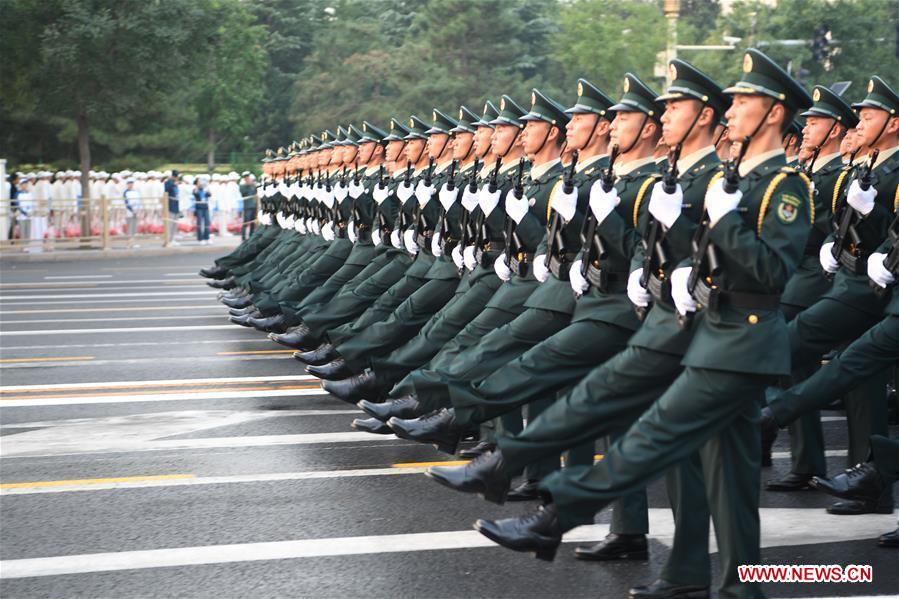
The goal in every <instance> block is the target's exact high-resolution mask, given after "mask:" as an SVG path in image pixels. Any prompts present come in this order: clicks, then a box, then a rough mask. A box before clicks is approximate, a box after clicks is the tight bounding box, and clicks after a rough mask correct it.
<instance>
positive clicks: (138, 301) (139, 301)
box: [0, 289, 217, 314]
mask: <svg viewBox="0 0 899 599" xmlns="http://www.w3.org/2000/svg"><path fill="white" fill-rule="evenodd" d="M210 291H215V289H210ZM138 295H141V296H143V295H144V294H142V293H140V294H138ZM166 295H168V294H166ZM176 295H181V294H176ZM183 301H185V300H184V299H183V298H179V297H159V298H153V299H114V300H68V301H64V302H56V301H41V302H4V304H5V305H6V306H35V305H41V306H59V305H64V306H72V305H76V304H146V303H152V304H153V306H152V307H156V304H158V303H159V302H183ZM202 305H204V306H208V305H210V304H202ZM212 305H217V304H212ZM163 309H164V308H163ZM2 313H5V311H3V310H0V314H2Z"/></svg>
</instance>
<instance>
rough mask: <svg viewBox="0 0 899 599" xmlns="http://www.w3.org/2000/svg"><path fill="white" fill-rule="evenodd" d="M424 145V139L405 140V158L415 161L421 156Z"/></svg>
mask: <svg viewBox="0 0 899 599" xmlns="http://www.w3.org/2000/svg"><path fill="white" fill-rule="evenodd" d="M424 147H425V140H423V139H410V140H409V141H407V142H406V160H411V161H413V162H416V161H417V160H418V159H419V158H421V156H422V154H423V152H424Z"/></svg>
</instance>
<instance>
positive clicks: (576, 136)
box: [565, 112, 599, 151]
mask: <svg viewBox="0 0 899 599" xmlns="http://www.w3.org/2000/svg"><path fill="white" fill-rule="evenodd" d="M597 120H599V115H598V114H593V113H592V112H583V113H576V114H573V115H572V116H571V120H570V121H568V124H567V125H565V131H566V139H567V140H568V147H567V148H566V151H573V150H583V149H584V148H586V147H587V145H588V144H589V143H590V137H591V136H592V134H593V132H594V131H595V130H596V129H597V126H596V121H597Z"/></svg>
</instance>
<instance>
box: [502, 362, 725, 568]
mask: <svg viewBox="0 0 899 599" xmlns="http://www.w3.org/2000/svg"><path fill="white" fill-rule="evenodd" d="M680 362H681V356H679V355H675V354H667V353H662V352H658V351H655V350H650V349H645V348H642V347H634V346H628V347H626V348H625V349H624V350H622V351H621V352H620V353H618V354H616V355H615V356H613V357H612V358H610V359H609V360H608V361H606V362H604V363H603V364H602V365H601V366H599V367H598V368H594V369H593V370H592V371H591V372H590V374H588V375H587V376H586V377H585V378H583V379H582V380H581V381H580V382H579V383H578V384H577V385H575V386H574V387H573V388H572V389H571V390H569V391H567V392H566V393H564V394H563V395H562V396H561V397H560V398H559V399H558V400H556V401H555V402H553V403H552V404H550V405H549V406H547V407H546V408H544V409H543V411H542V412H541V414H540V415H539V416H538V417H536V418H532V419H529V421H528V426H527V427H526V428H525V429H524V431H522V432H521V433H520V434H518V435H515V436H506V435H503V436H500V437H498V438H497V444H498V445H499V448H500V450H501V451H502V454H503V459H504V460H505V462H506V469H507V471H508V473H509V474H510V475H513V476H514V475H517V474H518V473H519V472H521V471H522V470H523V469H525V468H526V467H528V466H530V465H531V464H534V463H539V462H540V461H542V460H545V459H546V458H547V457H554V456H556V455H558V454H559V453H560V452H562V451H565V450H567V449H569V448H571V447H576V446H578V445H580V444H583V443H587V442H592V441H593V440H594V439H596V438H597V437H605V436H610V437H612V438H615V439H617V438H618V437H620V436H621V434H622V433H623V432H624V431H626V430H627V429H628V428H629V427H630V426H631V425H632V424H633V422H634V421H635V420H637V418H639V417H640V415H641V414H642V413H643V412H644V411H645V410H646V409H647V408H649V407H650V406H651V405H652V403H653V402H654V401H655V400H656V399H658V398H659V397H660V396H661V395H662V394H663V393H664V392H665V389H667V388H668V386H669V385H670V384H671V383H672V382H673V381H674V380H675V379H676V378H677V376H678V375H679V374H680V373H681V372H682V371H683V367H682V366H681V364H680ZM698 464H699V461H698V457H697V456H696V455H694V456H691V457H690V458H689V459H688V460H685V461H684V462H683V463H682V464H681V465H679V466H678V467H677V468H674V469H672V470H671V471H670V472H669V474H668V481H667V482H668V490H669V497H670V498H671V503H672V509H673V510H674V512H675V521H676V522H680V523H682V527H680V528H679V529H677V531H676V532H677V534H676V535H675V541H677V539H678V538H682V539H684V541H682V544H683V546H684V547H686V548H688V549H686V550H684V551H683V552H681V553H679V554H677V555H675V552H674V551H672V552H671V554H670V556H669V563H668V565H667V566H666V568H665V570H664V571H663V574H664V576H662V578H663V579H664V580H668V581H670V582H680V583H682V584H696V585H707V584H708V580H709V557H708V548H707V547H706V549H705V550H703V551H700V550H699V548H698V547H696V546H695V543H696V540H697V539H708V519H709V518H708V510H707V509H706V507H707V506H706V504H705V499H704V497H703V491H702V476H701V473H699V466H698ZM646 506H647V503H646V492H645V490H644V489H639V490H636V491H634V492H632V493H629V494H627V495H625V496H623V497H622V498H621V499H618V500H617V501H615V503H614V506H613V508H614V510H613V519H612V526H611V528H610V530H611V531H612V532H615V533H618V534H639V533H645V532H647V528H648V523H645V521H646ZM703 531H704V534H705V536H702V534H703ZM678 535H681V536H680V537H679V536H678Z"/></svg>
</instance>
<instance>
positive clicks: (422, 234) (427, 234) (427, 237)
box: [415, 229, 434, 249]
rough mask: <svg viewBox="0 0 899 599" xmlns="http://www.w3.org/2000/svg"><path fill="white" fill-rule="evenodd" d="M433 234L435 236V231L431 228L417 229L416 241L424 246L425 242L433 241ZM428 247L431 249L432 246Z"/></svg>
mask: <svg viewBox="0 0 899 599" xmlns="http://www.w3.org/2000/svg"><path fill="white" fill-rule="evenodd" d="M433 236H434V231H431V230H430V229H425V230H424V231H416V232H415V243H417V244H418V245H420V246H424V244H425V243H427V242H429V241H431V237H433ZM422 240H424V243H422ZM428 249H430V248H428Z"/></svg>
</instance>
